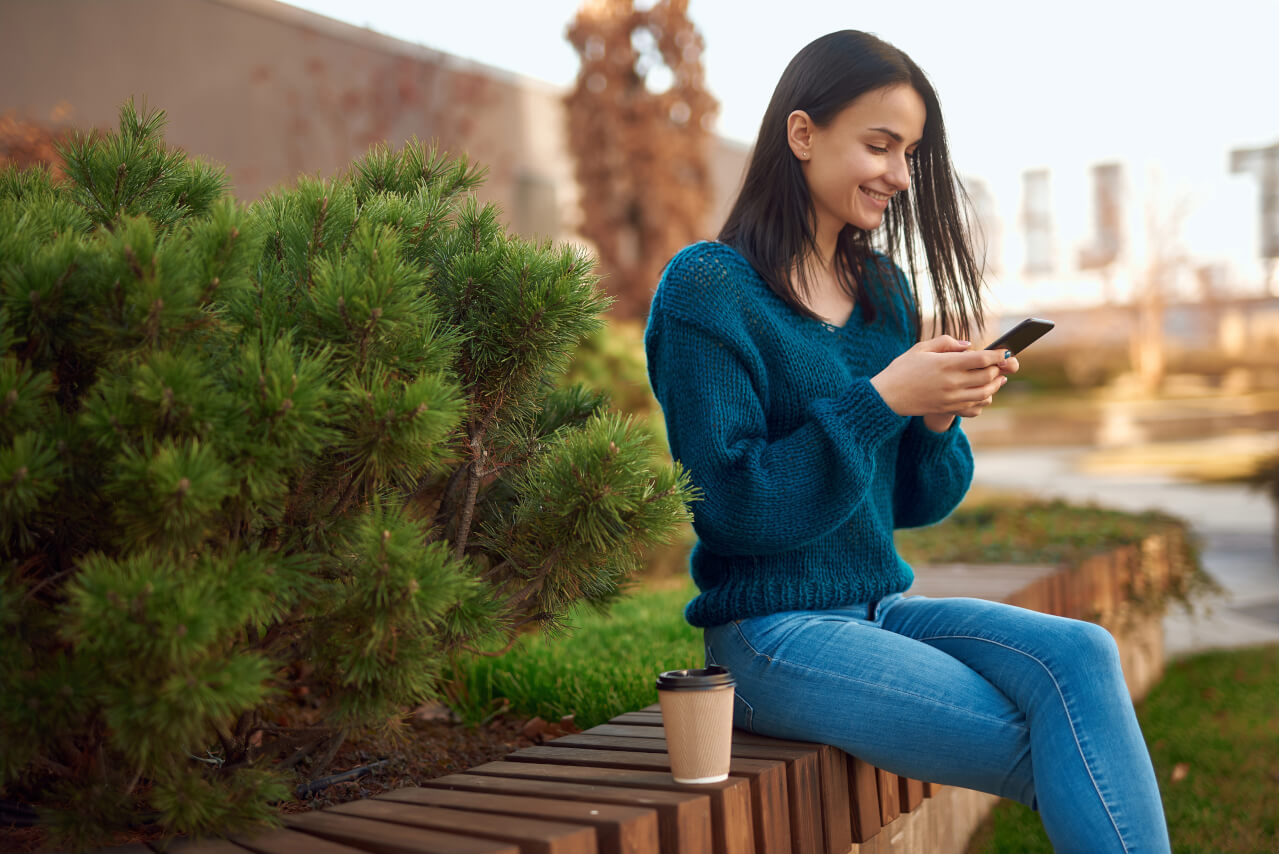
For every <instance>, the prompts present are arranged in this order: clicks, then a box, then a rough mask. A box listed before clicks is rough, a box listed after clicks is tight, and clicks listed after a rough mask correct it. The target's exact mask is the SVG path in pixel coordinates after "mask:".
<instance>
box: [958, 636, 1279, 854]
mask: <svg viewBox="0 0 1279 854" xmlns="http://www.w3.org/2000/svg"><path fill="white" fill-rule="evenodd" d="M1137 715H1138V718H1139V719H1140V720H1141V727H1142V731H1143V732H1144V733H1145V735H1146V741H1147V743H1148V744H1149V745H1150V753H1151V757H1152V759H1153V760H1154V764H1155V773H1156V774H1157V775H1158V778H1159V788H1160V790H1161V791H1162V793H1163V798H1164V810H1165V812H1166V813H1167V817H1168V827H1169V831H1170V834H1171V836H1172V847H1173V851H1174V852H1176V854H1258V852H1265V851H1279V646H1268V647H1260V648H1257V649H1248V650H1242V651H1234V652H1211V653H1205V654H1203V655H1199V656H1195V657H1193V658H1188V659H1184V660H1181V661H1177V662H1174V663H1173V664H1171V665H1169V667H1168V670H1167V673H1166V674H1165V676H1164V678H1163V679H1162V680H1161V681H1160V682H1159V684H1158V685H1156V686H1155V687H1154V689H1153V690H1151V692H1150V695H1149V696H1148V697H1147V698H1146V699H1145V701H1144V702H1142V703H1141V705H1140V706H1139V707H1138V709H1137ZM968 850H969V854H1036V853H1037V852H1041V851H1042V852H1045V854H1051V852H1052V847H1051V846H1050V845H1049V844H1048V839H1047V837H1045V836H1044V832H1043V829H1042V828H1041V826H1040V824H1039V819H1038V817H1037V816H1036V815H1035V814H1034V813H1032V812H1031V811H1030V810H1029V809H1027V808H1026V807H1023V806H1021V805H1020V804H1012V803H1008V802H1004V803H1001V804H1000V805H999V806H998V807H997V808H996V809H995V811H994V813H993V814H992V816H991V818H990V820H988V821H987V823H986V824H985V825H984V826H983V828H982V830H981V831H980V832H979V833H978V835H977V836H975V837H974V839H973V843H972V845H970V846H969V849H968Z"/></svg>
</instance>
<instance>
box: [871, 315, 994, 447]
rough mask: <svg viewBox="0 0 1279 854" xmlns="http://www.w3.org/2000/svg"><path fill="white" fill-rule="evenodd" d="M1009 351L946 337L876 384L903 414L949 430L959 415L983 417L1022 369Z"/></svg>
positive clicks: (922, 346)
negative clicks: (978, 347) (977, 347)
mask: <svg viewBox="0 0 1279 854" xmlns="http://www.w3.org/2000/svg"><path fill="white" fill-rule="evenodd" d="M1005 353H1006V351H1004V350H972V349H970V345H969V344H968V342H966V341H960V340H958V339H956V338H953V337H951V336H950V335H942V336H940V337H937V338H931V339H929V340H927V341H921V342H919V343H918V344H916V345H915V346H914V347H911V348H910V349H909V350H907V351H906V352H905V353H902V354H901V355H900V356H898V357H897V358H896V359H894V360H893V361H892V362H891V363H890V364H889V365H888V367H887V368H884V370H883V371H881V372H880V373H878V374H876V375H875V376H873V377H871V380H870V382H871V385H873V386H874V387H875V390H876V391H878V392H879V396H880V397H882V398H883V399H884V402H885V403H887V404H888V407H889V409H891V410H893V411H894V412H896V413H897V414H898V415H923V416H925V422H926V423H927V425H928V427H929V428H930V429H932V430H945V429H946V428H947V427H949V426H950V422H951V420H953V416H956V415H961V416H963V417H965V418H974V417H976V416H978V415H980V414H981V413H982V410H983V409H985V408H986V407H987V406H990V404H991V401H992V400H993V399H994V396H995V392H997V391H999V389H1000V388H1002V387H1003V385H1004V383H1006V382H1008V376H1009V375H1010V374H1014V373H1016V372H1017V369H1018V367H1019V366H1018V364H1017V360H1016V359H1015V358H1012V357H1011V356H1005Z"/></svg>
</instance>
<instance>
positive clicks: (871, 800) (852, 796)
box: [844, 754, 884, 844]
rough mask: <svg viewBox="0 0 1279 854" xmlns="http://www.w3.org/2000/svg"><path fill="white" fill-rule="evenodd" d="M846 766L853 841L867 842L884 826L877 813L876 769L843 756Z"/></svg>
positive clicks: (856, 759)
mask: <svg viewBox="0 0 1279 854" xmlns="http://www.w3.org/2000/svg"><path fill="white" fill-rule="evenodd" d="M844 756H845V758H846V759H847V764H848V794H849V802H850V803H851V805H852V815H851V818H852V829H853V841H854V842H856V843H859V844H860V843H865V842H869V841H870V840H871V839H873V838H875V836H876V834H878V833H879V831H880V828H882V827H883V826H884V823H883V821H882V820H881V819H880V811H879V782H878V773H877V771H878V769H876V768H875V766H874V765H871V764H870V763H869V762H863V761H862V760H860V759H858V758H857V757H855V756H849V755H848V754H844Z"/></svg>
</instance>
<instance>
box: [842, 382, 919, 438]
mask: <svg viewBox="0 0 1279 854" xmlns="http://www.w3.org/2000/svg"><path fill="white" fill-rule="evenodd" d="M830 408H831V413H832V414H833V415H834V416H835V417H837V418H838V419H840V421H842V422H843V423H844V424H847V425H848V427H849V429H850V430H851V431H853V433H854V434H855V435H857V436H862V437H864V441H866V442H867V443H868V444H870V445H878V444H880V443H881V442H883V441H884V440H886V439H888V438H889V437H891V436H894V435H896V434H898V433H900V432H902V431H903V430H905V429H906V427H907V425H908V424H909V423H910V417H909V416H906V415H898V414H897V413H896V412H893V410H892V409H891V408H890V407H889V406H888V404H887V403H885V402H884V399H883V398H882V397H880V396H879V392H878V391H876V390H875V387H874V386H873V385H871V383H870V378H869V377H861V378H859V379H857V380H856V381H854V382H853V384H852V385H851V386H850V387H849V388H848V390H847V391H845V392H844V393H843V394H841V395H840V396H839V397H836V398H831V400H830ZM921 426H922V425H921Z"/></svg>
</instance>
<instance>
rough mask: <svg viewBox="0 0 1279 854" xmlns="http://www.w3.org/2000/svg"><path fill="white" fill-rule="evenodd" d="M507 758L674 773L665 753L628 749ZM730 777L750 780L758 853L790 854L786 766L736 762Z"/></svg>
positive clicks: (547, 750)
mask: <svg viewBox="0 0 1279 854" xmlns="http://www.w3.org/2000/svg"><path fill="white" fill-rule="evenodd" d="M506 758H507V759H508V760H509V761H513V762H539V763H552V764H559V765H595V766H597V767H603V768H630V769H632V770H635V771H664V772H666V773H667V774H669V773H670V770H671V765H670V761H669V760H668V759H667V758H666V756H665V755H663V754H657V753H642V752H639V751H626V750H591V749H588V748H575V747H552V746H550V745H541V746H539V747H526V748H524V749H523V750H519V751H516V752H515V753H512V754H511V755H510V756H508V757H506ZM729 774H730V775H732V776H736V777H746V778H748V779H749V780H750V784H751V819H752V821H753V822H754V827H755V844H756V850H757V851H759V852H760V854H783V852H786V851H790V835H791V831H790V814H789V811H788V810H787V806H786V804H787V800H788V799H787V792H786V764H785V763H784V762H780V761H776V760H769V759H733V760H732V763H731V764H730V766H729ZM672 782H674V781H672Z"/></svg>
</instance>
